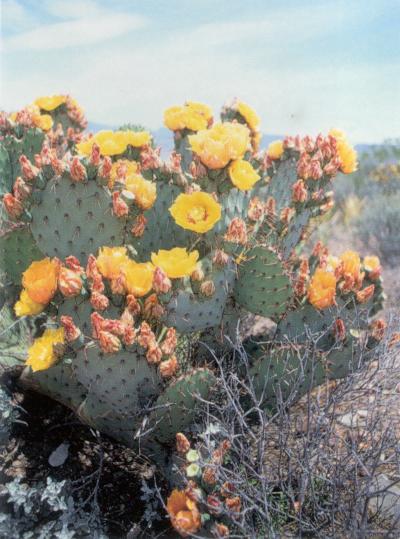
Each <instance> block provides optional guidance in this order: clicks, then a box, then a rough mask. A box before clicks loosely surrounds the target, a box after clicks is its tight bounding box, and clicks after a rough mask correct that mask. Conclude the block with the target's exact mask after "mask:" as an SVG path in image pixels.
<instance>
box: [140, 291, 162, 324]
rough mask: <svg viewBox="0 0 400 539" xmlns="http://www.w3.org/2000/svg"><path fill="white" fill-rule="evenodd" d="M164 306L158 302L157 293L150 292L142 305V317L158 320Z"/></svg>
mask: <svg viewBox="0 0 400 539" xmlns="http://www.w3.org/2000/svg"><path fill="white" fill-rule="evenodd" d="M164 312H165V311H164V307H163V306H162V305H161V304H160V303H159V301H158V297H157V294H151V295H150V296H149V297H148V298H146V299H145V301H144V305H143V316H144V318H147V319H151V318H155V319H156V320H159V319H160V318H162V316H163V315H164Z"/></svg>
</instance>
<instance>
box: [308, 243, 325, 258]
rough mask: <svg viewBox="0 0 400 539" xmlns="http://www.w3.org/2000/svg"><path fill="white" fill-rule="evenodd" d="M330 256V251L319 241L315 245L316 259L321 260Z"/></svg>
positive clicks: (313, 253)
mask: <svg viewBox="0 0 400 539" xmlns="http://www.w3.org/2000/svg"><path fill="white" fill-rule="evenodd" d="M328 254H329V251H328V249H327V248H326V247H325V245H324V244H323V243H322V241H317V243H316V244H315V245H314V249H313V251H312V256H315V257H316V258H320V257H321V256H328Z"/></svg>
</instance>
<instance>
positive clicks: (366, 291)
mask: <svg viewBox="0 0 400 539" xmlns="http://www.w3.org/2000/svg"><path fill="white" fill-rule="evenodd" d="M374 292H375V285H374V284H371V285H369V286H366V287H365V288H363V289H362V290H359V291H358V292H357V293H356V297H357V301H358V302H359V303H366V302H367V301H368V300H370V299H371V298H372V296H373V295H374Z"/></svg>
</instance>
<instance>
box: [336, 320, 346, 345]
mask: <svg viewBox="0 0 400 539" xmlns="http://www.w3.org/2000/svg"><path fill="white" fill-rule="evenodd" d="M333 335H334V337H335V338H336V339H337V340H338V341H344V340H345V338H346V326H345V325H344V322H343V320H342V319H341V318H337V319H336V320H335V322H334V324H333Z"/></svg>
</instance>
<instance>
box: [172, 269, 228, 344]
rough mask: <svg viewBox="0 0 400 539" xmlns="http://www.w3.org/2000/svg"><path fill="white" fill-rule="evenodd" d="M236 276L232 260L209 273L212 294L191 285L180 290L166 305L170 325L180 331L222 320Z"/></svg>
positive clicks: (195, 329)
mask: <svg viewBox="0 0 400 539" xmlns="http://www.w3.org/2000/svg"><path fill="white" fill-rule="evenodd" d="M235 276H236V272H235V268H234V265H233V264H229V265H227V266H226V267H225V268H224V269H223V270H221V271H214V272H213V273H211V274H210V275H208V276H207V279H209V280H212V281H213V282H214V285H215V292H214V294H213V296H211V297H210V298H204V297H201V296H199V295H198V294H194V293H192V291H191V290H190V289H186V290H178V291H177V292H176V293H175V295H174V296H173V297H172V299H171V300H170V301H169V303H168V304H167V305H166V310H167V317H166V320H165V323H166V325H167V326H173V327H174V328H175V329H176V330H177V331H178V333H190V332H192V331H200V330H203V329H206V328H210V327H214V326H217V325H219V324H220V322H221V319H222V315H223V312H224V308H225V304H226V300H227V297H228V294H229V291H230V290H231V288H232V286H233V282H234V279H235Z"/></svg>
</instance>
